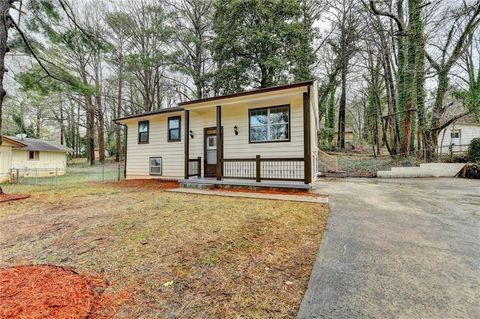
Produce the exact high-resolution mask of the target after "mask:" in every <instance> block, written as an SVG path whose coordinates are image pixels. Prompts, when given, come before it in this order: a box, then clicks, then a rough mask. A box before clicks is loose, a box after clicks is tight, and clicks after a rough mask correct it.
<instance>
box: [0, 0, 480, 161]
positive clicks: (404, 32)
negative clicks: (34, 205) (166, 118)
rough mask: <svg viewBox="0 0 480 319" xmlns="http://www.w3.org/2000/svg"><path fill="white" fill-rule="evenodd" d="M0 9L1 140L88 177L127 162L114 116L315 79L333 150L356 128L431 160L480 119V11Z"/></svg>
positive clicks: (10, 2) (246, 6)
mask: <svg viewBox="0 0 480 319" xmlns="http://www.w3.org/2000/svg"><path fill="white" fill-rule="evenodd" d="M0 9H1V10H2V12H5V13H6V15H5V19H3V21H4V22H3V23H4V24H5V27H2V28H0V63H1V64H0V90H1V96H0V106H1V108H0V112H1V111H2V110H3V116H2V114H1V113H0V117H2V118H3V126H0V130H1V132H2V134H5V135H14V134H18V133H26V134H27V135H28V136H30V137H39V138H54V139H57V140H59V141H60V142H61V143H62V144H64V145H66V146H68V147H70V148H72V149H73V150H74V152H75V156H79V157H81V156H85V157H88V159H89V161H90V163H91V164H92V165H93V164H94V163H95V161H97V160H99V161H104V160H105V157H106V153H109V154H114V156H115V159H116V161H119V160H120V159H121V154H122V152H123V150H122V147H123V142H122V140H123V134H122V131H123V128H122V127H120V126H116V125H115V124H114V123H113V122H112V119H114V118H116V117H121V116H124V115H129V114H134V113H141V112H145V111H151V110H156V109H160V108H166V107H174V106H175V105H176V104H177V103H178V102H181V101H185V100H191V99H197V98H204V97H209V96H214V95H219V94H224V93H231V92H238V91H241V90H246V89H251V88H260V87H268V86H273V85H279V84H285V83H292V82H296V81H302V80H307V79H318V81H319V92H320V94H319V95H320V96H319V106H320V110H319V111H320V116H321V122H322V125H323V128H322V130H321V132H319V136H320V140H321V146H322V148H326V149H329V148H335V149H344V148H345V147H346V143H345V129H346V127H347V126H349V127H352V128H353V130H354V132H355V133H356V135H357V136H358V142H359V143H365V144H368V145H371V147H372V149H373V152H374V153H375V154H378V153H380V152H381V151H382V149H386V150H388V152H389V153H390V154H392V155H394V154H404V155H405V156H407V155H408V154H411V153H414V154H417V156H422V157H424V158H425V159H429V160H431V159H433V158H434V156H435V154H436V147H437V144H438V134H439V133H440V131H441V130H442V129H443V128H445V127H446V126H448V125H449V124H451V123H452V122H453V121H455V120H457V119H459V118H461V117H463V116H467V115H468V116H472V117H477V120H478V115H479V113H480V68H479V64H480V32H479V28H478V26H479V24H480V2H478V1H447V0H434V1H425V0H380V1H373V0H370V1H367V0H363V1H360V0H329V1H327V0H262V1H258V0H244V1H235V0H217V1H215V0H169V1H161V0H117V1H114V0H96V1H93V0H83V1H81V0H76V1H74V0H52V1H47V0H23V1H18V0H16V1H15V0H0ZM7 32H8V33H7ZM7 36H8V41H7ZM5 94H6V98H5V99H4V96H5ZM337 131H338V134H337V136H338V137H337V139H334V136H335V133H336V132H337ZM96 149H97V150H98V158H96V154H95V150H96Z"/></svg>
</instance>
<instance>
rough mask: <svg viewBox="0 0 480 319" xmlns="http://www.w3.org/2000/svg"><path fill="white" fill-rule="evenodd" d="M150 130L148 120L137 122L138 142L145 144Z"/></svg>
mask: <svg viewBox="0 0 480 319" xmlns="http://www.w3.org/2000/svg"><path fill="white" fill-rule="evenodd" d="M149 130H150V122H149V121H143V122H138V144H147V143H148V135H149Z"/></svg>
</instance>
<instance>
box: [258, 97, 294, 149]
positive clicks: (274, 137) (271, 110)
mask: <svg viewBox="0 0 480 319" xmlns="http://www.w3.org/2000/svg"><path fill="white" fill-rule="evenodd" d="M249 117H250V119H249V121H250V143H262V142H288V141H290V106H289V105H282V106H274V107H268V108H262V109H253V110H250V111H249Z"/></svg>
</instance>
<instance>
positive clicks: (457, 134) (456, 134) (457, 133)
mask: <svg viewBox="0 0 480 319" xmlns="http://www.w3.org/2000/svg"><path fill="white" fill-rule="evenodd" d="M450 137H451V138H460V130H452V132H451V133H450Z"/></svg>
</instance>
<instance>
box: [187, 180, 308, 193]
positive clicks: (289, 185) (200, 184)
mask: <svg viewBox="0 0 480 319" xmlns="http://www.w3.org/2000/svg"><path fill="white" fill-rule="evenodd" d="M178 182H179V183H180V187H182V188H196V189H210V188H214V187H217V186H220V187H222V186H236V187H253V188H280V189H298V190H306V191H308V190H310V188H311V187H312V185H311V184H305V183H301V182H284V181H261V182H260V183H257V182H255V181H251V180H237V179H235V180H233V179H231V180H230V179H224V180H220V181H217V180H215V179H201V178H198V179H181V180H179V181H178Z"/></svg>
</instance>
